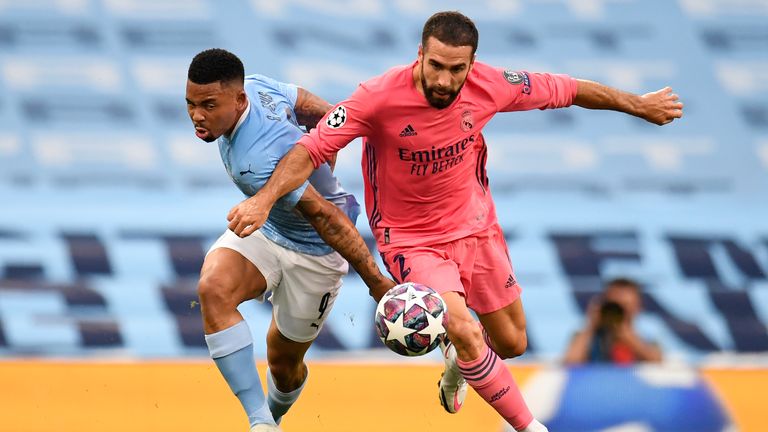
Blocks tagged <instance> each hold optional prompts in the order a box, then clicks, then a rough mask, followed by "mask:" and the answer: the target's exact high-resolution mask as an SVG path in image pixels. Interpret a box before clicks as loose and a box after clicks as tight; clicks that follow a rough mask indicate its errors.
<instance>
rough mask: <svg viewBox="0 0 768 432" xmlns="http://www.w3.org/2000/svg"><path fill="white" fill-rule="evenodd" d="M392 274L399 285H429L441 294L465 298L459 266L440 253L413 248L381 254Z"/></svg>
mask: <svg viewBox="0 0 768 432" xmlns="http://www.w3.org/2000/svg"><path fill="white" fill-rule="evenodd" d="M381 258H382V260H383V261H384V265H385V267H386V268H387V271H389V274H391V275H392V277H393V278H394V279H395V281H397V282H398V283H404V282H414V283H420V284H422V285H426V286H428V287H430V288H432V289H433V290H435V291H437V292H438V293H439V294H441V295H442V294H444V293H448V292H456V293H459V294H460V296H461V297H462V298H463V297H464V296H465V292H464V286H463V285H462V283H461V275H460V274H459V268H458V265H457V264H456V262H454V261H453V260H452V259H451V258H450V257H449V255H448V254H447V253H446V252H445V251H443V250H440V249H434V248H428V247H413V248H401V249H393V250H390V251H387V252H384V253H382V254H381Z"/></svg>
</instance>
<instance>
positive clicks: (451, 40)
mask: <svg viewBox="0 0 768 432" xmlns="http://www.w3.org/2000/svg"><path fill="white" fill-rule="evenodd" d="M430 37H434V38H435V39H437V40H439V41H440V42H442V43H444V44H446V45H451V46H455V47H459V46H471V47H472V54H474V53H475V51H477V41H478V38H479V36H478V33H477V27H475V23H473V22H472V20H471V19H469V18H468V17H467V16H465V15H463V14H462V13H460V12H453V11H451V12H438V13H436V14H434V15H432V16H431V17H429V19H428V20H427V22H426V23H424V30H422V32H421V46H422V48H423V49H426V47H427V40H429V38H430Z"/></svg>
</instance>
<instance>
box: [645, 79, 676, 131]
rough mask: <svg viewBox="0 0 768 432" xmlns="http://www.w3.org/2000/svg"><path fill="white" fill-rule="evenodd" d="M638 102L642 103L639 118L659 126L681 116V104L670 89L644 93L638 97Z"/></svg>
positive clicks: (665, 88)
mask: <svg viewBox="0 0 768 432" xmlns="http://www.w3.org/2000/svg"><path fill="white" fill-rule="evenodd" d="M640 100H641V101H642V108H641V111H640V112H641V114H640V117H642V118H643V119H645V120H647V121H649V122H651V123H654V124H657V125H659V126H662V125H665V124H667V123H671V122H672V121H673V120H675V119H678V118H680V117H682V116H683V103H682V102H680V98H679V97H678V96H677V95H676V94H675V93H674V92H672V88H671V87H664V88H663V89H661V90H657V91H655V92H651V93H646V94H644V95H642V96H640Z"/></svg>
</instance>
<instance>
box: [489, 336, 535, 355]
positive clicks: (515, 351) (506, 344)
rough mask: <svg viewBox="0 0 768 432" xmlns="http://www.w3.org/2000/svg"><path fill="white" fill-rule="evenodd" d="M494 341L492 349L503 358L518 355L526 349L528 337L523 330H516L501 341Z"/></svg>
mask: <svg viewBox="0 0 768 432" xmlns="http://www.w3.org/2000/svg"><path fill="white" fill-rule="evenodd" d="M493 342H494V347H493V348H494V350H495V351H496V354H498V355H499V357H501V358H504V359H509V358H514V357H519V356H521V355H523V354H525V350H526V349H528V337H527V336H526V334H525V332H517V333H516V334H514V335H512V336H511V337H508V338H505V339H504V340H503V341H500V342H498V343H497V342H496V341H493Z"/></svg>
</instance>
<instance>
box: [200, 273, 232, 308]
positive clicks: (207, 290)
mask: <svg viewBox="0 0 768 432" xmlns="http://www.w3.org/2000/svg"><path fill="white" fill-rule="evenodd" d="M236 292H237V283H236V281H235V280H234V278H232V277H231V276H227V275H219V274H215V273H214V274H209V275H203V276H202V277H201V278H200V282H199V283H198V285H197V294H198V296H199V297H200V303H202V305H203V307H205V308H217V307H223V306H230V305H232V304H233V303H234V306H235V307H236V306H237V305H238V304H239V303H240V302H239V301H237V297H238V296H237V295H236ZM235 302H237V303H235Z"/></svg>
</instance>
